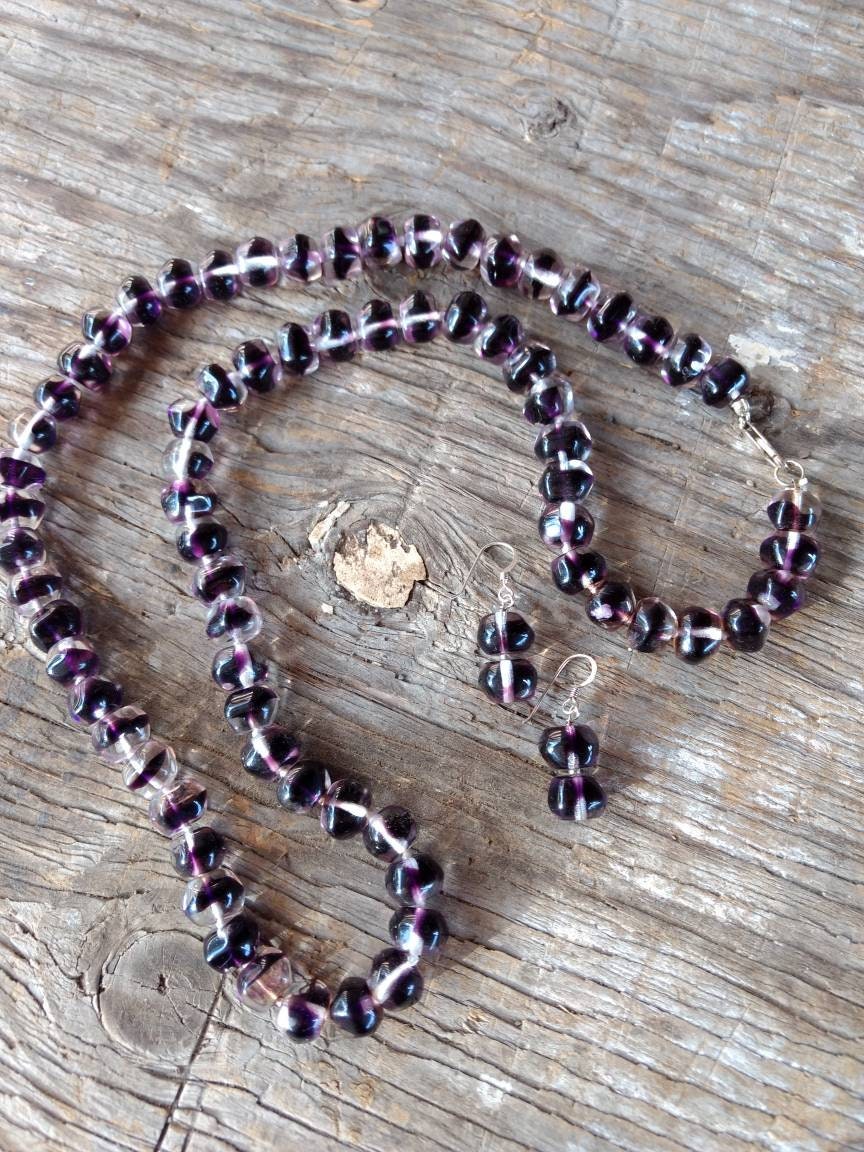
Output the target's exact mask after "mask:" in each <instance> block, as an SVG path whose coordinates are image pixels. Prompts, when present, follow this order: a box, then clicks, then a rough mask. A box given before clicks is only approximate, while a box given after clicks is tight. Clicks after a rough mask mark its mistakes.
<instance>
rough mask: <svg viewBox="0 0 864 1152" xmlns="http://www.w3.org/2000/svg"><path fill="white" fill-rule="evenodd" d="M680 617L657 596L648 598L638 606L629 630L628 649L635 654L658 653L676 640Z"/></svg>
mask: <svg viewBox="0 0 864 1152" xmlns="http://www.w3.org/2000/svg"><path fill="white" fill-rule="evenodd" d="M677 631H678V617H677V616H676V615H675V613H674V612H673V611H672V609H671V608H670V607H669V605H668V604H664V603H663V601H662V600H658V599H657V597H656V596H646V597H645V598H644V599H643V600H640V601H639V603H638V604H637V605H636V611H635V612H634V613H633V619H632V620H631V621H630V626H629V628H628V629H627V647H628V648H630V649H631V651H633V652H656V651H657V650H658V649H659V648H664V647H665V646H666V645H667V644H668V643H669V641H670V640H674V639H675V633H676V632H677Z"/></svg>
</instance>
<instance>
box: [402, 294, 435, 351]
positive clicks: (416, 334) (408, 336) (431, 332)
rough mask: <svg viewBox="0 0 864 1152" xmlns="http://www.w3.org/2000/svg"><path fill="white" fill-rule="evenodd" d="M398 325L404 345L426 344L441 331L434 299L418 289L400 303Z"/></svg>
mask: <svg viewBox="0 0 864 1152" xmlns="http://www.w3.org/2000/svg"><path fill="white" fill-rule="evenodd" d="M399 323H400V325H401V327H402V336H403V339H404V340H405V343H406V344H428V343H429V342H430V341H432V340H434V339H435V337H436V336H437V335H438V333H439V332H440V331H441V313H440V312H439V311H438V306H437V304H436V303H435V300H434V298H433V297H432V296H431V295H430V294H429V293H428V292H421V291H420V290H419V289H418V290H417V291H416V292H412V293H411V295H410V296H407V297H406V298H405V299H404V300H402V301H401V302H400V304H399Z"/></svg>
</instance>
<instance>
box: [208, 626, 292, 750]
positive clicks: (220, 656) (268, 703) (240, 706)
mask: <svg viewBox="0 0 864 1152" xmlns="http://www.w3.org/2000/svg"><path fill="white" fill-rule="evenodd" d="M268 672H269V666H268V664H267V661H266V660H262V659H261V658H260V657H259V656H258V655H257V654H256V653H255V652H253V651H252V649H251V648H249V647H247V646H246V645H245V644H233V645H231V646H230V647H228V648H220V649H219V651H218V652H217V653H216V655H215V656H214V657H213V663H212V665H211V666H210V675H211V676H212V677H213V680H214V682H215V683H216V684H218V685H219V687H220V688H221V689H222V690H223V691H225V692H239V691H240V690H243V691H247V690H251V689H252V688H253V687H254V686H255V685H257V684H260V683H261V681H262V680H266V679H267V675H268ZM263 703H264V707H265V710H266V709H272V711H274V712H275V707H276V703H275V701H274V700H273V699H272V698H271V697H270V696H269V695H267V696H266V699H265V700H264V701H263ZM256 707H257V702H256V700H255V699H247V698H246V697H238V698H236V699H235V700H234V701H232V703H231V712H232V715H233V717H234V720H235V722H236V723H237V724H239V725H240V726H239V727H236V728H234V731H235V732H243V731H246V729H247V724H246V721H245V719H244V715H249V716H250V717H251V718H254V716H255V715H256V712H255V709H256ZM226 719H227V717H226ZM232 727H234V724H233V723H232Z"/></svg>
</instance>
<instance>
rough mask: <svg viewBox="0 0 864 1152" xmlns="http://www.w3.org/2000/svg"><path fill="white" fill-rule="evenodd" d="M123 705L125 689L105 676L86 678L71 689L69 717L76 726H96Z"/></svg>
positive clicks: (78, 681)
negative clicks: (104, 717) (98, 721)
mask: <svg viewBox="0 0 864 1152" xmlns="http://www.w3.org/2000/svg"><path fill="white" fill-rule="evenodd" d="M122 703H123V688H122V687H121V685H119V684H117V683H116V682H115V681H113V680H106V679H105V677H104V676H85V677H84V678H83V679H81V680H76V681H75V683H74V684H73V685H72V687H71V688H70V689H69V704H68V711H69V716H70V718H71V719H72V720H74V722H75V723H76V724H86V725H90V724H95V723H96V721H97V720H101V718H102V717H103V716H105V715H106V714H107V713H108V712H113V711H114V710H115V709H116V708H119V707H120V705H121V704H122Z"/></svg>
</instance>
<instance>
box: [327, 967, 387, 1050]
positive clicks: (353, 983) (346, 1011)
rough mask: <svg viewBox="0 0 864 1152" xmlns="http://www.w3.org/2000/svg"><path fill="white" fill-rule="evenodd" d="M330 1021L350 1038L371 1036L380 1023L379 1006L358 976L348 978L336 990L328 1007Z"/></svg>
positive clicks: (364, 982)
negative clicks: (350, 1036) (348, 1034)
mask: <svg viewBox="0 0 864 1152" xmlns="http://www.w3.org/2000/svg"><path fill="white" fill-rule="evenodd" d="M330 1019H331V1020H332V1021H333V1023H334V1024H335V1025H336V1026H337V1027H338V1028H341V1029H342V1030H343V1031H344V1032H348V1033H350V1034H351V1035H352V1036H371V1035H372V1033H373V1032H374V1031H375V1029H376V1028H377V1027H378V1025H379V1024H380V1023H381V1019H382V1011H381V1005H380V1004H378V1003H376V1001H375V1000H374V999H373V997H372V993H371V992H370V991H369V985H368V984H367V983H366V981H365V980H364V979H363V978H362V977H360V976H349V977H347V979H345V980H343V981H342V983H341V984H340V985H339V987H338V989H337V990H336V995H335V996H334V997H333V1002H332V1003H331V1005H330Z"/></svg>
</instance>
